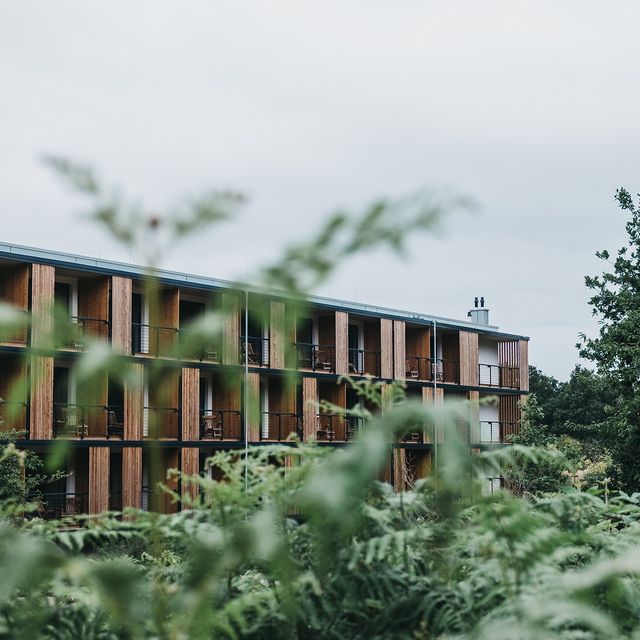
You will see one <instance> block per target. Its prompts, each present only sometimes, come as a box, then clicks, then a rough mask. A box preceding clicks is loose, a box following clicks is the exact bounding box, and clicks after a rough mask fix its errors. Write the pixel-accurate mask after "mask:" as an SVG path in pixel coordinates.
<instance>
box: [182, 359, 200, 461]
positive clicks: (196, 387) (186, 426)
mask: <svg viewBox="0 0 640 640" xmlns="http://www.w3.org/2000/svg"><path fill="white" fill-rule="evenodd" d="M182 439H183V440H187V441H189V440H199V439H200V371H199V370H198V369H191V368H184V369H182ZM194 451H197V450H196V449H194Z"/></svg>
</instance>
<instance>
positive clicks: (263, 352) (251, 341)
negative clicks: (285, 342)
mask: <svg viewBox="0 0 640 640" xmlns="http://www.w3.org/2000/svg"><path fill="white" fill-rule="evenodd" d="M245 342H246V353H245ZM240 353H241V354H242V362H243V363H244V361H245V358H246V359H247V362H248V363H249V366H250V367H268V366H269V338H254V337H251V336H249V337H248V338H246V340H245V337H244V336H242V337H241V338H240Z"/></svg>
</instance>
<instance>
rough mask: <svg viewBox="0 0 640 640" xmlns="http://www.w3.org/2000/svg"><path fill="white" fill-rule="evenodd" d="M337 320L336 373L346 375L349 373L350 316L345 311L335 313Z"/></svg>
mask: <svg viewBox="0 0 640 640" xmlns="http://www.w3.org/2000/svg"><path fill="white" fill-rule="evenodd" d="M335 320H336V324H335V327H336V330H335V336H336V373H337V374H338V375H346V374H347V373H348V371H349V365H348V354H349V351H348V349H349V314H347V313H345V312H344V311H336V312H335Z"/></svg>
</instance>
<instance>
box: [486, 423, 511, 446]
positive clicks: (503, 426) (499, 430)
mask: <svg viewBox="0 0 640 640" xmlns="http://www.w3.org/2000/svg"><path fill="white" fill-rule="evenodd" d="M515 428H516V423H515V422H504V421H498V420H481V421H480V444H502V443H504V434H505V432H507V431H508V432H509V433H513V432H514V431H515Z"/></svg>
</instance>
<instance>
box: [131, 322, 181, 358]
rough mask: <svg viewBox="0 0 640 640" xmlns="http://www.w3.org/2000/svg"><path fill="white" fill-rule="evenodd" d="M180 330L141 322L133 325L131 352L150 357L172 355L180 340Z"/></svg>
mask: <svg viewBox="0 0 640 640" xmlns="http://www.w3.org/2000/svg"><path fill="white" fill-rule="evenodd" d="M178 335H179V330H178V329H175V328H173V327H159V326H155V325H150V324H142V323H139V322H132V323H131V352H132V353H134V354H142V355H150V356H156V357H157V356H166V355H171V354H172V353H173V351H174V349H175V346H176V343H177V340H178Z"/></svg>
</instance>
